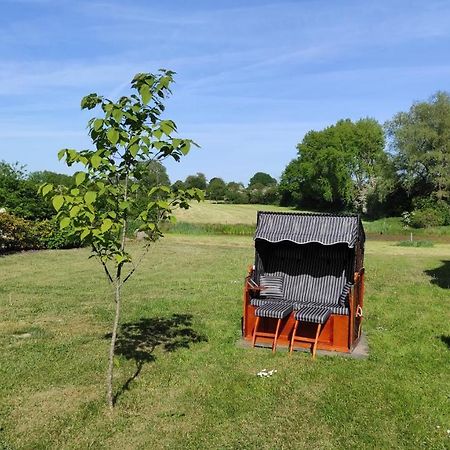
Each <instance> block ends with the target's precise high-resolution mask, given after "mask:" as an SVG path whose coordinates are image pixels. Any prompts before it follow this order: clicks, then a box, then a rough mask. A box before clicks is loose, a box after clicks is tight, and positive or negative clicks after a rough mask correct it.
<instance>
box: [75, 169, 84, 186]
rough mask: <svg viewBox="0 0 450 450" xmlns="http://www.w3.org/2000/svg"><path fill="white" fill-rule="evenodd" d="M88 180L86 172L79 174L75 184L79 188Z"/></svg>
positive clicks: (76, 175)
mask: <svg viewBox="0 0 450 450" xmlns="http://www.w3.org/2000/svg"><path fill="white" fill-rule="evenodd" d="M85 179H86V174H85V173H84V172H77V173H76V174H75V184H76V185H77V186H79V185H80V184H81V183H83V181H84V180H85Z"/></svg>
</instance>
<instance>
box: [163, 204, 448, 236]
mask: <svg viewBox="0 0 450 450" xmlns="http://www.w3.org/2000/svg"><path fill="white" fill-rule="evenodd" d="M257 211H277V212H288V211H295V210H294V209H292V208H284V207H280V206H273V205H229V204H221V203H212V202H207V201H206V202H202V203H194V204H193V205H192V207H191V208H190V209H188V210H180V211H178V212H177V218H178V223H177V224H176V226H175V227H172V229H171V231H172V232H174V233H181V234H228V235H248V236H251V235H253V233H254V226H255V224H256V214H257ZM363 223H364V228H365V231H366V234H367V236H368V237H369V238H371V239H390V240H398V241H400V240H406V239H410V235H411V233H412V234H413V239H414V240H421V239H431V240H435V241H438V242H450V226H446V227H434V228H424V229H409V228H408V229H405V227H404V226H403V224H402V222H401V220H400V217H388V218H384V219H378V220H372V221H363Z"/></svg>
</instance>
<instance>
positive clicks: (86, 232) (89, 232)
mask: <svg viewBox="0 0 450 450" xmlns="http://www.w3.org/2000/svg"><path fill="white" fill-rule="evenodd" d="M90 234H91V230H89V228H85V229H84V230H83V232H82V233H81V234H80V239H81V240H83V239H85V238H86V237H87V236H89V235H90Z"/></svg>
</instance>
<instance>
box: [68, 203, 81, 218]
mask: <svg viewBox="0 0 450 450" xmlns="http://www.w3.org/2000/svg"><path fill="white" fill-rule="evenodd" d="M79 212H80V207H79V206H78V205H75V206H73V207H72V208H71V209H70V212H69V215H70V217H75V216H76V215H78V213H79Z"/></svg>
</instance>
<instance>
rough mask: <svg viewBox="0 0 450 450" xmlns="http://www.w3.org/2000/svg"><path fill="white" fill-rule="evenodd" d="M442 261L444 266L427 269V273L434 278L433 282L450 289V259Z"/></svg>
mask: <svg viewBox="0 0 450 450" xmlns="http://www.w3.org/2000/svg"><path fill="white" fill-rule="evenodd" d="M441 263H442V266H440V267H437V268H436V269H429V270H425V273H426V274H427V275H428V276H430V277H431V278H432V280H431V283H432V284H436V285H437V286H439V287H441V288H443V289H450V261H441Z"/></svg>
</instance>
